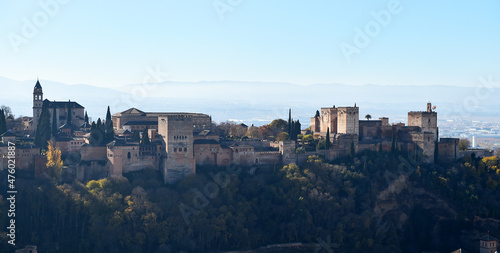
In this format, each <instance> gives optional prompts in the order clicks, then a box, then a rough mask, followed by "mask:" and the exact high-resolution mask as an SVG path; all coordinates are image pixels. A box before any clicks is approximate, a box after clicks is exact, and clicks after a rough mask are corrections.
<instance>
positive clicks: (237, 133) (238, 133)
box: [229, 124, 246, 138]
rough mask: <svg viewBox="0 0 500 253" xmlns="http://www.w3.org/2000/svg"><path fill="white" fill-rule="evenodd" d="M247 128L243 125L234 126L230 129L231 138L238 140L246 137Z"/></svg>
mask: <svg viewBox="0 0 500 253" xmlns="http://www.w3.org/2000/svg"><path fill="white" fill-rule="evenodd" d="M245 129H246V128H245V127H244V126H242V125H241V124H239V125H236V124H235V125H232V126H231V127H230V128H229V135H230V136H231V137H236V138H241V137H243V136H245V134H246V131H245Z"/></svg>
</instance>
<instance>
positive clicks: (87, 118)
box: [85, 111, 89, 124]
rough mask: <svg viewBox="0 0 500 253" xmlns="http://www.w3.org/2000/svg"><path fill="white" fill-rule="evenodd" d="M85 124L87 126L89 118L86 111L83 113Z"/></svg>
mask: <svg viewBox="0 0 500 253" xmlns="http://www.w3.org/2000/svg"><path fill="white" fill-rule="evenodd" d="M85 123H86V124H89V116H88V115H87V111H85Z"/></svg>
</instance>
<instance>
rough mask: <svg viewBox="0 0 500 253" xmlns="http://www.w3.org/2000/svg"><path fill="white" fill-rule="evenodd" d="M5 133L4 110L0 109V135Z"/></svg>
mask: <svg viewBox="0 0 500 253" xmlns="http://www.w3.org/2000/svg"><path fill="white" fill-rule="evenodd" d="M5 132H7V120H6V119H5V112H4V110H2V109H0V135H1V134H3V133H5Z"/></svg>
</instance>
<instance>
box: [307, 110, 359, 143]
mask: <svg viewBox="0 0 500 253" xmlns="http://www.w3.org/2000/svg"><path fill="white" fill-rule="evenodd" d="M318 124H319V125H318ZM318 129H319V132H320V134H321V136H323V137H324V136H326V132H327V131H328V129H330V133H331V134H359V107H357V106H356V105H354V107H351V106H348V107H335V106H333V107H322V108H321V114H320V115H317V114H316V115H315V116H314V117H312V118H311V131H313V132H317V131H318Z"/></svg>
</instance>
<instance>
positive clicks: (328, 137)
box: [325, 127, 332, 150]
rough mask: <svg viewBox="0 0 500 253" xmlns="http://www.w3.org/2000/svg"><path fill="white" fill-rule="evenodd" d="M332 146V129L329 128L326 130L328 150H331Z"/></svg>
mask: <svg viewBox="0 0 500 253" xmlns="http://www.w3.org/2000/svg"><path fill="white" fill-rule="evenodd" d="M331 145H332V143H331V142H330V127H328V128H327V130H326V144H325V146H326V147H325V148H326V150H329V149H330V146H331Z"/></svg>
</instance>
